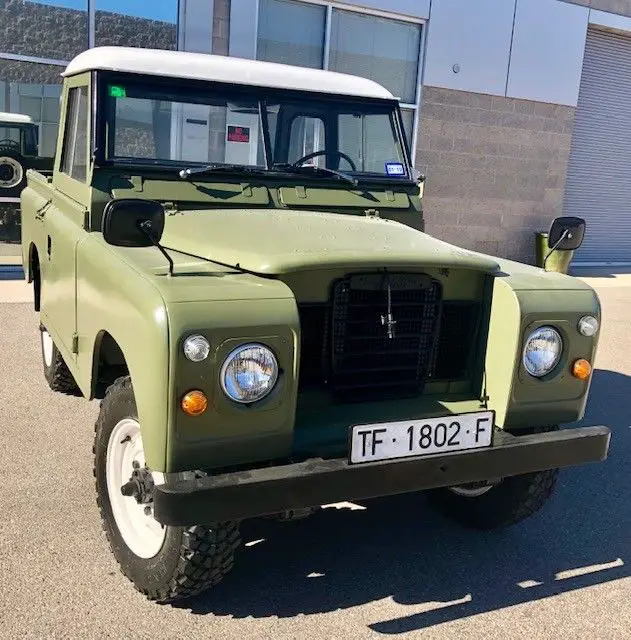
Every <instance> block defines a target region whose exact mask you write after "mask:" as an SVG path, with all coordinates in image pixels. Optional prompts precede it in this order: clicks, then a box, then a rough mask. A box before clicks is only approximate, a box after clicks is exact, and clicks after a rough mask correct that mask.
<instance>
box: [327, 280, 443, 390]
mask: <svg viewBox="0 0 631 640" xmlns="http://www.w3.org/2000/svg"><path fill="white" fill-rule="evenodd" d="M441 295H442V291H441V286H440V283H439V282H437V281H435V280H432V279H431V278H429V277H428V276H425V275H417V274H392V275H387V276H386V275H383V274H374V275H373V274H371V275H358V276H351V277H349V278H346V279H344V280H340V281H338V282H336V283H335V284H334V287H333V300H332V319H331V327H332V330H331V343H332V344H331V382H332V388H333V392H334V394H335V395H336V397H337V398H339V399H343V400H346V401H352V400H366V399H373V398H375V397H377V398H379V399H381V398H383V397H390V396H397V397H398V396H402V395H417V394H419V393H420V392H421V389H422V386H423V383H424V382H425V380H426V378H427V376H428V374H429V371H430V366H431V364H432V362H433V355H434V353H435V346H436V343H437V338H438V327H439V320H440V309H441ZM389 299H390V301H389ZM388 314H390V319H391V320H392V322H393V324H392V325H391V326H392V333H391V334H390V335H389V331H388V322H387V320H388V317H389V316H388Z"/></svg>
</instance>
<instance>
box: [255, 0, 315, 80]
mask: <svg viewBox="0 0 631 640" xmlns="http://www.w3.org/2000/svg"><path fill="white" fill-rule="evenodd" d="M287 25H291V29H288V28H287ZM325 26H326V7H322V6H317V5H309V4H301V3H299V2H293V1H292V0H261V2H260V8H259V32H258V45H257V46H258V52H257V57H258V59H259V60H267V61H268V62H289V61H291V64H295V65H299V66H301V67H312V68H314V69H322V67H323V65H324V64H325V60H324V32H325Z"/></svg>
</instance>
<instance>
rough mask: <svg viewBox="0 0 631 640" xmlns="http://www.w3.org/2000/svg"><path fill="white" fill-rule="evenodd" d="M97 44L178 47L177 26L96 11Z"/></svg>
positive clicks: (153, 47) (149, 47)
mask: <svg viewBox="0 0 631 640" xmlns="http://www.w3.org/2000/svg"><path fill="white" fill-rule="evenodd" d="M94 39H95V44H96V45H97V46H102V45H112V46H124V47H142V48H147V49H176V48H177V27H176V25H175V24H172V23H170V22H161V21H159V20H149V19H147V18H135V17H132V16H124V15H121V14H119V13H110V12H107V11H96V15H95V36H94Z"/></svg>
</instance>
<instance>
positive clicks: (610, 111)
mask: <svg viewBox="0 0 631 640" xmlns="http://www.w3.org/2000/svg"><path fill="white" fill-rule="evenodd" d="M563 209H564V213H565V215H575V216H580V217H581V218H585V220H586V221H587V232H586V236H585V242H584V244H583V246H582V247H581V248H580V249H579V250H578V251H577V252H576V256H575V262H576V263H600V264H603V263H628V264H631V37H626V36H622V35H617V34H612V33H608V32H604V31H598V30H595V29H590V30H589V31H588V33H587V43H586V48H585V58H584V62H583V74H582V78H581V87H580V93H579V98H578V108H577V110H576V119H575V123H574V132H573V136H572V149H571V152H570V161H569V166H568V173H567V180H566V187H565V199H564V206H563Z"/></svg>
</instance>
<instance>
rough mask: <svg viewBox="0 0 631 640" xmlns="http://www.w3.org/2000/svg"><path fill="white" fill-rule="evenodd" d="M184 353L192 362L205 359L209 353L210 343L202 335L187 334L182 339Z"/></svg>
mask: <svg viewBox="0 0 631 640" xmlns="http://www.w3.org/2000/svg"><path fill="white" fill-rule="evenodd" d="M182 348H183V349H184V355H185V356H186V357H187V358H188V359H189V360H192V361H193V362H201V361H202V360H206V358H207V357H208V354H209V353H210V344H209V342H208V340H206V338H204V336H189V337H188V338H186V340H184V345H183V347H182Z"/></svg>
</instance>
